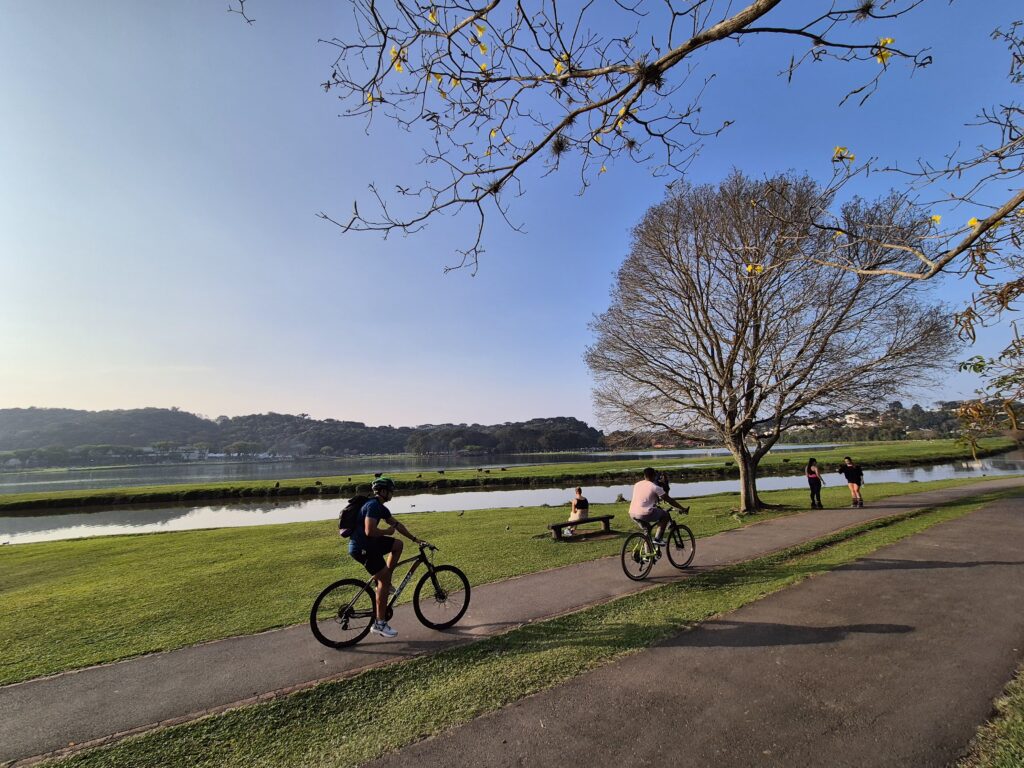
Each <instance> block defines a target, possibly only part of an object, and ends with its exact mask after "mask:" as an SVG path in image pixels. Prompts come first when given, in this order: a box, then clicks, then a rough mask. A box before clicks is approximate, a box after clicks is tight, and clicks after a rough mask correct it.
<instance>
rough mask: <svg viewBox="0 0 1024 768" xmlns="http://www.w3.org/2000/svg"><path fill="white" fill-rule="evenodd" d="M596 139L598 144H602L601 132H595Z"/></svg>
mask: <svg viewBox="0 0 1024 768" xmlns="http://www.w3.org/2000/svg"><path fill="white" fill-rule="evenodd" d="M594 141H596V142H597V143H598V144H600V143H601V134H599V133H595V134H594Z"/></svg>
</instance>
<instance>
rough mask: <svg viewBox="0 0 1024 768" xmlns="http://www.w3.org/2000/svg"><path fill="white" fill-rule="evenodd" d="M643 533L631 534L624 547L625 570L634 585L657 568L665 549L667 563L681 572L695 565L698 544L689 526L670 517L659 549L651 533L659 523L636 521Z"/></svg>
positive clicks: (623, 567) (623, 563) (623, 566)
mask: <svg viewBox="0 0 1024 768" xmlns="http://www.w3.org/2000/svg"><path fill="white" fill-rule="evenodd" d="M633 522H635V523H636V524H637V525H638V526H640V527H641V528H643V532H642V533H641V532H640V531H636V532H634V533H631V534H629V536H627V537H626V540H625V541H624V542H623V543H622V570H623V572H624V573H625V574H626V576H628V577H629V578H631V579H632V580H633V581H640V580H641V579H645V578H647V574H649V573H650V572H651V568H653V567H654V564H655V563H656V562H658V560H660V559H661V547H664V548H665V553H666V554H667V555H668V561H669V562H670V563H672V565H673V567H675V568H678V569H679V570H682V569H683V568H686V567H687V566H689V565H690V563H692V562H693V556H694V555H695V554H696V553H697V540H696V539H695V538H694V536H693V531H691V530H690V529H689V527H688V526H686V525H683V524H682V523H678V522H676V521H675V520H674V519H673V518H672V515H671V513H669V518H668V525H667V526H666V527H665V541H664V543H662V544H661V546H659V545H658V544H656V543H655V541H654V539H653V538H652V537H651V530H652V529H653V528H654V526H655V525H657V523H645V522H641V521H640V520H634V521H633Z"/></svg>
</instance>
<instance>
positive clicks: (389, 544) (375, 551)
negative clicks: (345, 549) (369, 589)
mask: <svg viewBox="0 0 1024 768" xmlns="http://www.w3.org/2000/svg"><path fill="white" fill-rule="evenodd" d="M394 549H395V537H394V536H375V537H374V538H372V539H367V541H366V546H365V547H363V548H362V549H361V550H360V551H358V552H352V553H351V555H352V557H353V558H354V559H355V560H357V561H358V562H360V563H362V564H363V567H364V568H366V570H367V572H368V573H369V574H370V575H371V576H373V574H375V573H379V572H380V571H382V570H384V568H385V566H386V565H387V563H385V562H384V556H385V555H388V554H390V553H391V552H392V551H394Z"/></svg>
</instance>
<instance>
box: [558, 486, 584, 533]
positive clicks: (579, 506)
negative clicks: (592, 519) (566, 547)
mask: <svg viewBox="0 0 1024 768" xmlns="http://www.w3.org/2000/svg"><path fill="white" fill-rule="evenodd" d="M569 507H570V511H569V522H570V523H578V522H580V521H581V520H586V519H587V515H589V514H590V502H589V501H587V497H586V496H584V495H583V489H582V488H577V489H576V498H574V499H573V500H572V503H571V504H570V505H569ZM574 533H576V528H575V527H574V526H569V527H568V528H566V529H565V533H564V534H563V535H565V536H572V535H573V534H574Z"/></svg>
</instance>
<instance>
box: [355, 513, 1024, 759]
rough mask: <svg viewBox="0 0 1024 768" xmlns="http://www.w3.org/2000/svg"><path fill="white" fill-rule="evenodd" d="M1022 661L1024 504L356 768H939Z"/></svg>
mask: <svg viewBox="0 0 1024 768" xmlns="http://www.w3.org/2000/svg"><path fill="white" fill-rule="evenodd" d="M1022 661H1024V497H1018V498H1015V499H1010V500H1006V501H1001V502H997V503H995V504H993V505H991V506H989V507H986V508H985V509H983V510H981V511H978V512H975V513H973V514H971V515H968V516H967V517H965V518H961V519H959V520H956V521H952V522H949V523H944V524H941V525H938V526H935V527H933V528H930V529H928V530H926V531H924V532H922V533H920V534H917V535H915V536H912V537H910V538H908V539H905V540H904V541H902V542H899V543H897V544H894V545H892V546H889V547H885V548H883V549H880V550H878V551H876V552H875V553H873V554H872V555H869V556H867V557H865V558H863V559H861V560H858V561H856V562H854V563H851V564H850V565H847V566H844V567H841V568H838V569H836V570H834V571H832V572H829V573H827V574H823V575H821V576H818V577H815V578H812V579H808V580H807V581H805V582H803V583H801V584H799V585H797V586H794V587H792V588H789V589H786V590H783V591H781V592H778V593H776V594H774V595H771V596H769V597H767V598H766V599H764V600H761V601H759V602H756V603H752V604H750V605H747V606H745V607H744V608H741V609H739V610H737V611H735V612H733V613H730V614H728V615H726V616H723V617H720V618H719V619H716V620H712V621H708V622H705V623H703V624H701V625H700V626H699V627H697V628H695V629H693V630H691V631H687V632H683V633H680V634H679V635H677V636H675V637H673V638H671V639H669V640H668V641H666V642H664V643H661V644H659V645H657V646H655V647H653V648H651V649H649V650H647V651H644V652H642V653H639V654H635V655H633V656H630V657H627V658H625V659H623V660H621V661H619V662H617V663H613V664H610V665H607V666H605V667H602V668H600V669H597V670H595V671H593V672H590V673H587V674H584V675H582V676H580V677H578V678H575V679H573V680H572V681H570V682H568V683H566V684H564V685H561V686H558V687H557V688H554V689H551V690H549V691H546V692H543V693H540V694H538V695H535V696H532V697H529V698H527V699H524V700H522V701H520V702H518V703H516V704H513V705H511V706H508V707H506V708H504V709H502V710H500V711H498V712H496V713H494V714H492V715H489V716H485V717H481V718H479V719H477V720H474V721H472V722H470V723H468V724H466V725H465V726H463V727H460V728H457V729H454V730H452V731H449V732H447V733H445V734H442V735H440V736H438V737H436V738H433V739H429V740H426V741H423V742H420V743H418V744H414V745H412V746H410V747H407V748H405V749H402V750H399V751H397V752H395V753H392V754H389V755H387V756H385V757H384V758H382V759H380V760H377V761H376V762H374V763H371V765H373V766H375V768H383V767H384V766H400V765H401V766H407V765H445V766H474V768H480V767H481V766H487V767H490V766H534V765H535V766H550V765H580V764H584V761H585V764H586V765H588V766H589V767H590V768H603V767H604V766H609V767H611V766H614V767H615V768H620V767H621V766H623V765H628V766H653V765H659V766H660V765H672V766H716V768H739V767H740V766H743V767H746V766H787V768H794V767H796V766H858V768H868V767H874V766H900V767H901V768H909V767H916V766H920V767H922V768H923V767H925V766H929V767H930V766H935V767H936V768H938V767H939V766H946V765H949V764H950V763H951V762H954V761H955V760H956V759H957V758H958V757H960V756H961V755H962V754H963V752H964V750H965V748H966V746H967V744H968V742H969V741H970V739H971V737H972V736H973V734H974V732H975V729H976V728H977V726H978V725H979V724H981V723H983V722H984V721H985V720H986V718H987V717H988V716H989V715H990V713H991V708H992V701H993V699H995V698H996V697H997V696H998V695H999V694H1000V692H1001V690H1002V689H1003V687H1004V686H1005V684H1006V682H1007V681H1008V680H1009V679H1010V678H1011V677H1012V676H1013V674H1014V670H1015V669H1016V668H1017V666H1018V665H1019V664H1020V663H1021V662H1022Z"/></svg>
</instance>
